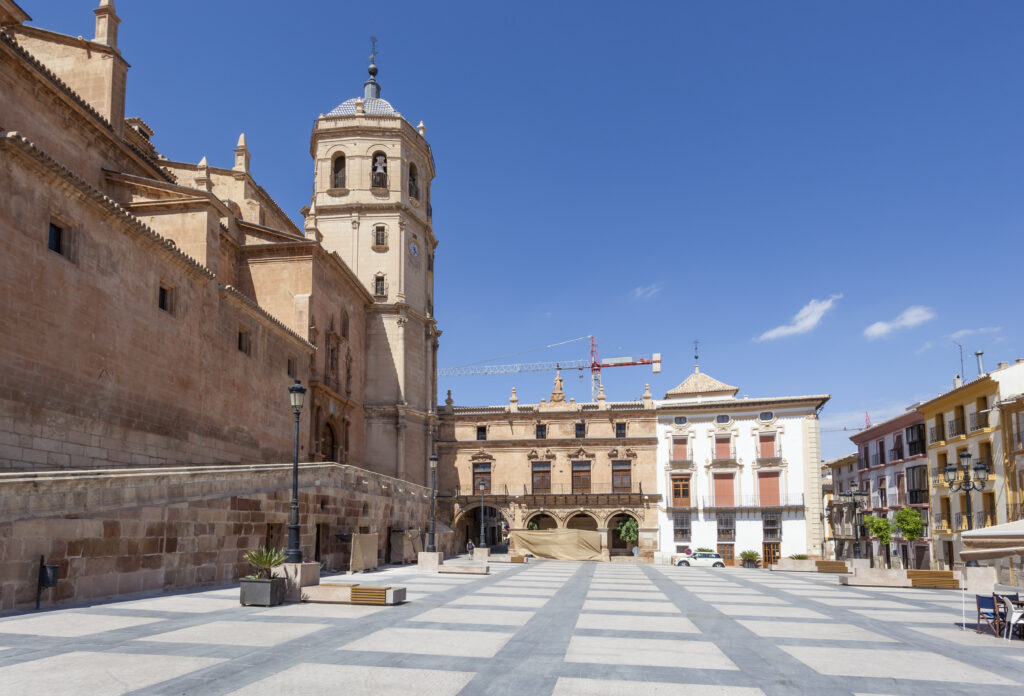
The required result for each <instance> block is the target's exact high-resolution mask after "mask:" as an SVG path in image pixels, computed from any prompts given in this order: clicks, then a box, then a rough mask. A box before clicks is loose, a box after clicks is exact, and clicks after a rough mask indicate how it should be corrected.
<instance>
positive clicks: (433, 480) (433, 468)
mask: <svg viewBox="0 0 1024 696" xmlns="http://www.w3.org/2000/svg"><path fill="white" fill-rule="evenodd" d="M436 491H437V455H436V454H432V455H430V534H428V535H427V551H428V552H430V553H434V552H436V551H437V547H436V546H435V545H434V498H435V497H436Z"/></svg>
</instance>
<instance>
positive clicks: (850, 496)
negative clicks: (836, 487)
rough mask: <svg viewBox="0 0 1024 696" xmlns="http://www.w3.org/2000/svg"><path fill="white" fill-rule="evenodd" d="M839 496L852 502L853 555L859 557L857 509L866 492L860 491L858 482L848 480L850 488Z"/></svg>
mask: <svg viewBox="0 0 1024 696" xmlns="http://www.w3.org/2000/svg"><path fill="white" fill-rule="evenodd" d="M839 497H840V498H843V499H845V500H848V501H850V502H851V503H853V557H854V558H860V524H859V523H858V520H857V509H858V507H859V505H858V504H859V503H860V502H861V501H862V500H864V499H865V498H866V497H867V494H866V493H861V491H860V484H859V483H857V482H856V481H850V490H849V491H847V492H845V493H840V494H839Z"/></svg>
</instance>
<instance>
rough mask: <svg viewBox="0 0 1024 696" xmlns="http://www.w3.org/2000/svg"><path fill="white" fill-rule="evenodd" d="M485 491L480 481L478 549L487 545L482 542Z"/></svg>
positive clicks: (485, 488) (483, 484) (485, 487)
mask: <svg viewBox="0 0 1024 696" xmlns="http://www.w3.org/2000/svg"><path fill="white" fill-rule="evenodd" d="M486 490H487V484H486V483H484V482H483V480H481V481H480V548H483V547H484V546H486V545H487V543H486V542H485V541H484V491H486Z"/></svg>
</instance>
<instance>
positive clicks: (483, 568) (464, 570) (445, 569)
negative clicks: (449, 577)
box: [437, 563, 491, 575]
mask: <svg viewBox="0 0 1024 696" xmlns="http://www.w3.org/2000/svg"><path fill="white" fill-rule="evenodd" d="M437 572H439V573H449V574H462V575H490V574H491V567H490V566H489V565H487V564H486V563H485V564H483V565H443V566H441V567H440V568H438V571H437Z"/></svg>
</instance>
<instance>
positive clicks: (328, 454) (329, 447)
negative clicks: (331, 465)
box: [320, 423, 336, 462]
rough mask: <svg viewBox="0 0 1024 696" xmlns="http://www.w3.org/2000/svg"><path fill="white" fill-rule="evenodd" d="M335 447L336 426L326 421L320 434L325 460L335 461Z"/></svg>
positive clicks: (321, 450) (321, 449)
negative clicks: (333, 426)
mask: <svg viewBox="0 0 1024 696" xmlns="http://www.w3.org/2000/svg"><path fill="white" fill-rule="evenodd" d="M335 447H336V445H335V439H334V428H332V427H331V424H330V423H324V429H323V431H322V432H321V434H320V454H321V455H322V456H323V458H324V461H327V462H333V461H334V456H335Z"/></svg>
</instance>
